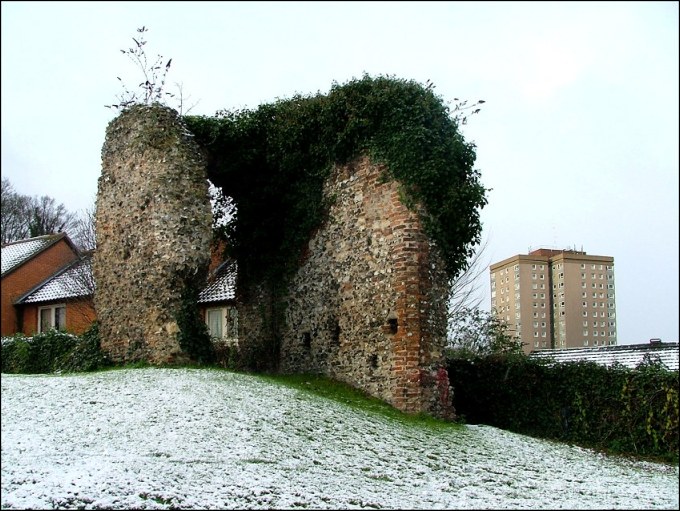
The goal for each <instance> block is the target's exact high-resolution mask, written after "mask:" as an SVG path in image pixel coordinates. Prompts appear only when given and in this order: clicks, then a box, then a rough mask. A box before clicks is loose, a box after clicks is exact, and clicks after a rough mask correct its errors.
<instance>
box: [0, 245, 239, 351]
mask: <svg viewBox="0 0 680 511" xmlns="http://www.w3.org/2000/svg"><path fill="white" fill-rule="evenodd" d="M223 248H224V247H223V246H222V245H218V246H215V247H213V249H212V250H211V263H210V268H209V277H208V281H207V284H206V286H205V288H204V289H202V290H201V292H200V295H199V300H198V303H199V310H200V313H201V316H202V317H203V319H204V321H205V322H206V325H207V326H208V331H209V332H210V334H211V336H212V337H215V338H219V339H224V340H226V341H229V342H235V341H236V338H237V337H238V313H237V309H236V303H235V299H234V298H235V284H236V263H235V262H233V261H226V262H225V261H223V260H222V258H221V254H222V250H223ZM91 263H92V251H89V252H83V253H81V252H79V251H78V249H77V248H76V247H75V245H73V243H72V242H71V240H70V239H69V238H68V236H67V235H66V234H65V233H61V234H58V235H50V236H40V237H38V238H31V239H27V240H22V241H18V242H15V243H11V244H8V245H6V246H5V247H2V336H3V337H4V336H10V335H13V334H15V333H18V332H21V333H23V334H25V335H27V336H30V335H33V334H35V333H40V332H43V331H45V330H48V329H51V328H58V329H63V330H66V331H67V332H71V333H73V334H76V335H80V334H82V333H83V332H85V331H86V330H87V329H88V328H89V327H90V325H91V324H92V323H93V322H94V321H95V320H96V319H97V315H96V312H95V308H94V301H93V292H94V279H93V277H92V264H91Z"/></svg>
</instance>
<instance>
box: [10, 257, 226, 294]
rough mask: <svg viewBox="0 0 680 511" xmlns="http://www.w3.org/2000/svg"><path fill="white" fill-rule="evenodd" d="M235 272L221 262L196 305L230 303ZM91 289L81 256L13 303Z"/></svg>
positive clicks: (86, 264) (87, 261)
mask: <svg viewBox="0 0 680 511" xmlns="http://www.w3.org/2000/svg"><path fill="white" fill-rule="evenodd" d="M3 250H4V249H3ZM3 255H4V252H3ZM236 270H237V265H236V263H235V262H234V261H227V262H224V263H222V265H220V266H219V267H218V268H217V270H215V272H214V273H213V275H211V276H210V278H209V279H208V283H207V284H206V286H205V287H204V288H203V290H202V291H201V292H200V293H199V298H198V303H207V302H220V301H223V300H233V299H234V297H235V295H236V293H235V289H236ZM91 289H94V279H93V278H92V264H91V258H90V257H84V258H82V259H80V260H77V261H76V262H74V263H73V264H71V265H70V266H68V267H66V268H64V269H63V270H61V271H60V272H58V273H57V274H55V275H53V276H52V277H50V278H49V279H47V280H46V281H45V282H43V283H42V284H40V285H38V286H36V287H35V288H34V289H32V290H31V291H29V292H28V293H26V294H25V295H24V296H23V297H22V298H19V300H17V302H16V303H38V302H47V301H53V300H62V299H67V298H77V297H82V296H88V295H91V294H92V292H91Z"/></svg>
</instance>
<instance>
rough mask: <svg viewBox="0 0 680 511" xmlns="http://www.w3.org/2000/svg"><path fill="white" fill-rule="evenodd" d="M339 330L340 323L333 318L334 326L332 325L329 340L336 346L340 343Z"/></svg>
mask: <svg viewBox="0 0 680 511" xmlns="http://www.w3.org/2000/svg"><path fill="white" fill-rule="evenodd" d="M340 332H341V330H340V323H338V321H337V320H335V326H334V327H333V330H332V333H331V341H332V342H333V344H334V345H336V346H339V345H340Z"/></svg>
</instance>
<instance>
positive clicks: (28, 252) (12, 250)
mask: <svg viewBox="0 0 680 511" xmlns="http://www.w3.org/2000/svg"><path fill="white" fill-rule="evenodd" d="M65 235H66V234H65V233H63V232H62V233H59V234H47V235H45V236H37V237H35V238H28V239H25V240H20V241H15V242H12V243H8V244H7V245H5V246H4V247H2V252H1V253H2V256H1V257H2V275H5V274H6V273H8V272H10V271H11V270H13V269H14V268H16V267H17V266H19V265H21V264H23V263H25V262H26V261H28V260H29V259H31V258H32V257H33V256H35V255H36V254H38V253H39V252H42V251H43V250H45V249H46V248H47V247H49V246H50V245H52V244H54V243H56V242H57V241H59V240H60V239H61V238H63V237H64V236H65Z"/></svg>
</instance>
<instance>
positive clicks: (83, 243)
mask: <svg viewBox="0 0 680 511" xmlns="http://www.w3.org/2000/svg"><path fill="white" fill-rule="evenodd" d="M95 211H96V206H95V205H94V203H93V204H92V205H91V206H90V207H89V208H86V209H84V210H82V211H81V212H80V214H79V215H78V216H77V218H76V220H75V222H74V224H73V230H72V232H71V233H70V234H71V239H72V240H73V242H74V243H75V244H76V246H78V248H79V249H80V250H94V249H95V248H96V247H97V240H96V237H95V223H94V219H95Z"/></svg>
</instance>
